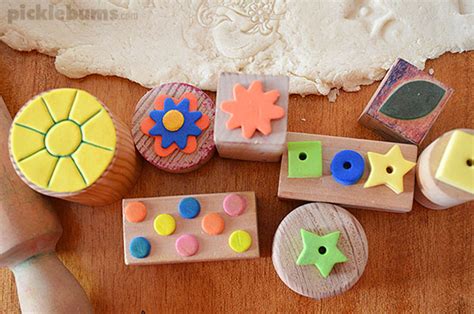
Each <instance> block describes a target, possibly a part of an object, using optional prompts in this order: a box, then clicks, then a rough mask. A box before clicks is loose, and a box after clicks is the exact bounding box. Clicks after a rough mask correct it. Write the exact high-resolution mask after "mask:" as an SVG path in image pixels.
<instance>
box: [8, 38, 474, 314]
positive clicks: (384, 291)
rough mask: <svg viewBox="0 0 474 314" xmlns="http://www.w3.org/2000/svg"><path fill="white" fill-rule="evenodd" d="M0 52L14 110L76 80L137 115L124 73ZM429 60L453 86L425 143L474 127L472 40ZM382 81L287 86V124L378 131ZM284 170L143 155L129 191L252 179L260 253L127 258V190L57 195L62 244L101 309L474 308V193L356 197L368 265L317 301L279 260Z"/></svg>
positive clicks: (349, 132)
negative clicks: (398, 208) (396, 205)
mask: <svg viewBox="0 0 474 314" xmlns="http://www.w3.org/2000/svg"><path fill="white" fill-rule="evenodd" d="M0 56H1V58H0V95H2V96H3V97H4V99H5V102H6V103H7V105H8V106H9V107H8V108H9V110H10V113H11V114H15V113H16V112H17V111H18V109H19V108H20V106H21V105H22V104H24V103H25V102H26V101H27V100H28V99H29V98H30V97H31V96H32V95H35V94H37V93H39V92H41V91H43V90H46V89H49V88H53V87H64V86H71V87H77V88H82V89H85V90H87V91H89V92H91V93H92V94H94V95H96V96H97V97H98V98H100V99H101V100H102V101H104V103H106V104H108V106H109V107H110V109H111V110H113V112H114V113H115V114H116V115H117V116H118V117H119V118H121V119H122V120H123V121H124V122H125V123H127V124H128V126H129V127H131V117H132V115H133V112H134V108H135V104H136V103H137V102H138V101H139V99H140V98H141V97H142V96H143V95H144V94H145V93H146V91H147V90H146V89H145V88H143V87H141V86H139V85H138V84H134V83H131V82H129V81H127V80H124V79H119V78H116V77H101V76H97V75H93V76H89V77H87V78H84V79H80V80H71V79H68V78H66V77H64V76H62V75H60V74H58V73H57V72H56V71H55V69H54V59H53V58H50V57H47V56H44V55H40V54H38V53H22V52H17V51H13V50H12V49H10V48H8V47H7V46H5V45H3V44H0ZM197 66H198V65H197ZM429 68H433V69H434V76H435V77H436V78H437V79H438V80H440V81H442V82H444V83H445V84H447V85H449V86H451V87H453V88H454V89H455V92H454V94H453V96H452V97H451V99H450V100H449V102H448V104H447V105H446V108H445V109H444V110H443V113H442V114H441V115H440V116H439V118H438V120H437V121H436V123H435V124H434V126H433V128H432V129H431V131H430V133H429V134H428V137H427V138H426V139H425V141H424V144H422V147H421V148H420V149H423V147H424V146H426V145H427V144H428V143H430V142H431V141H433V140H435V139H436V138H438V137H439V136H441V135H442V134H443V133H445V132H447V131H449V130H451V129H454V128H473V127H474V125H473V123H474V122H473V121H474V110H472V101H473V89H472V86H474V80H473V75H472V71H473V68H474V52H470V53H463V54H446V55H444V56H442V57H441V58H439V59H437V60H435V61H429V62H428V63H427V69H429ZM377 86H378V84H372V85H371V86H366V87H363V88H362V90H361V91H359V92H357V93H344V92H342V93H341V95H340V96H339V97H338V99H337V102H336V103H329V102H328V100H327V98H325V97H320V96H306V97H300V96H291V97H290V105H289V112H288V125H289V130H290V131H293V132H305V133H318V134H326V135H333V136H344V137H355V138H365V139H372V140H382V138H381V137H379V136H378V135H376V134H375V133H374V132H372V131H370V130H368V129H366V128H364V127H363V126H361V125H360V124H358V123H357V118H358V117H359V115H360V113H361V112H362V110H363V109H364V107H365V106H366V105H367V102H368V101H369V99H370V97H371V96H372V94H373V93H374V91H375V89H376V88H377ZM210 96H211V97H214V94H213V93H210ZM213 99H214V98H213ZM279 171H280V164H279V163H261V162H260V163H259V162H245V161H239V160H232V159H222V158H220V157H219V156H216V155H215V156H214V158H212V159H211V160H210V161H209V162H208V163H207V164H205V165H204V166H203V167H201V168H200V169H198V170H196V171H194V172H190V173H188V174H186V175H180V174H178V175H176V174H170V173H165V172H163V171H157V169H156V168H155V167H154V166H152V165H151V164H148V163H144V167H143V171H142V174H141V179H140V180H139V181H138V183H137V184H136V185H135V186H134V187H133V188H132V189H131V190H130V191H129V192H128V193H127V196H126V197H128V198H133V197H155V196H166V195H179V194H199V193H217V192H228V191H248V190H254V191H255V194H256V196H257V200H258V201H257V206H258V208H259V211H258V218H259V219H258V227H259V228H258V229H259V240H260V253H261V256H262V257H261V258H257V259H249V260H244V261H223V262H209V263H189V264H172V265H156V266H147V267H131V266H125V263H124V262H123V244H122V241H123V240H122V237H123V234H122V212H121V203H120V202H116V203H114V204H111V205H109V206H106V207H103V208H92V207H88V206H82V205H77V204H73V203H68V202H65V201H62V200H57V199H54V200H53V205H54V207H55V209H56V210H57V212H58V215H59V218H60V220H61V223H62V225H63V227H64V234H63V236H62V238H61V239H60V241H59V244H58V247H57V252H58V255H59V257H60V258H61V260H63V261H64V263H65V265H66V266H67V267H68V268H69V269H70V270H71V271H72V273H73V274H74V275H75V276H76V278H78V280H79V281H80V283H81V284H82V285H83V287H84V288H85V290H86V292H87V294H88V295H89V297H90V299H91V300H92V302H93V305H94V310H95V311H96V312H97V313H140V312H141V311H145V313H166V312H170V311H173V312H189V311H191V309H192V311H193V312H206V313H209V312H214V313H223V312H225V313H230V312H244V311H248V312H262V311H266V312H292V313H301V312H317V313H319V312H346V313H347V312H351V313H352V312H355V313H361V312H365V313H367V312H368V313H386V312H391V313H393V312H397V313H398V312H412V313H413V312H416V313H420V312H421V313H440V312H444V313H446V312H449V313H453V312H454V313H469V312H472V308H473V306H474V301H473V300H474V298H473V284H472V283H473V281H474V280H473V276H474V268H473V267H472V261H473V260H474V254H473V252H474V251H473V244H474V241H473V232H472V230H473V228H474V224H473V222H474V215H473V211H472V208H473V204H472V203H470V204H464V205H461V206H457V207H453V208H450V209H449V210H444V211H433V210H430V209H425V208H423V207H422V206H420V205H419V204H417V203H415V204H414V206H413V210H412V211H411V212H410V213H408V214H405V215H400V214H391V213H384V212H377V211H368V210H356V209H348V210H349V211H350V212H351V213H352V214H353V215H354V216H355V217H356V218H357V220H359V222H360V223H361V224H362V226H363V227H364V230H365V232H366V235H367V239H368V241H369V244H370V248H369V249H370V258H369V261H368V263H367V266H366V269H365V272H364V276H362V278H361V279H360V280H359V282H358V283H357V285H356V286H354V287H353V288H352V289H350V290H349V291H347V292H346V293H344V294H342V295H339V296H336V297H333V298H329V299H325V300H324V301H320V302H318V301H314V300H311V299H308V298H305V297H302V296H299V295H297V294H295V293H294V292H292V291H291V290H290V289H288V287H287V286H286V285H285V284H284V283H282V282H281V280H280V279H279V278H278V275H277V274H276V272H275V270H274V268H273V265H272V261H271V257H270V255H271V245H272V239H273V235H274V234H275V231H276V229H277V227H278V225H279V223H280V221H281V220H282V219H283V218H284V217H285V216H286V215H287V214H288V213H289V212H290V211H291V210H293V209H294V208H296V207H298V206H299V205H301V204H302V202H299V201H281V200H279V199H278V198H277V197H276V195H277V190H278V176H279ZM191 296H192V297H191ZM0 312H2V313H18V312H19V308H18V301H17V298H16V292H15V286H14V280H13V276H12V275H11V273H10V272H9V271H8V270H7V269H2V270H0Z"/></svg>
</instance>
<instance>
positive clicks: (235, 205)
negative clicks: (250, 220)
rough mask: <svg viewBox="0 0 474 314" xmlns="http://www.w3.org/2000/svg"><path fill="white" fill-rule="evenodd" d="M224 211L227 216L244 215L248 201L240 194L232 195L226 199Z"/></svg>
mask: <svg viewBox="0 0 474 314" xmlns="http://www.w3.org/2000/svg"><path fill="white" fill-rule="evenodd" d="M222 205H223V207H224V211H225V212H226V213H227V215H229V216H232V217H237V216H240V215H242V214H243V212H244V211H245V209H246V208H247V202H246V200H245V199H244V198H243V197H241V196H240V195H238V194H235V193H232V194H229V195H227V196H226V197H225V198H224V202H223V204H222Z"/></svg>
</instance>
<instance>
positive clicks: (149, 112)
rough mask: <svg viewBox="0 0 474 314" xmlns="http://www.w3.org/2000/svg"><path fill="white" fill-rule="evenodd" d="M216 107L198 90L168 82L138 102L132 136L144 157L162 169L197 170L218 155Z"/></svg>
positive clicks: (179, 171) (177, 170)
mask: <svg viewBox="0 0 474 314" xmlns="http://www.w3.org/2000/svg"><path fill="white" fill-rule="evenodd" d="M214 115H215V104H214V102H213V101H212V99H211V98H210V97H209V96H208V95H207V94H206V93H204V92H203V91H202V90H200V89H199V88H197V87H194V86H192V85H189V84H185V83H167V84H163V85H160V86H159V87H156V88H153V89H152V90H150V91H149V92H148V93H146V94H145V95H144V96H143V97H142V98H141V99H140V101H139V102H138V104H137V106H136V108H135V114H134V116H133V128H132V135H133V139H134V141H135V145H136V147H137V149H138V151H139V152H140V154H142V156H143V157H144V158H145V159H146V160H147V161H148V162H150V163H151V164H153V165H154V166H156V167H157V168H159V169H162V170H165V171H168V172H174V173H182V172H189V171H192V170H195V169H197V168H199V167H200V166H202V165H203V164H204V163H206V162H207V161H208V160H209V159H211V157H212V155H213V154H214V152H215V144H214V139H213V134H214V131H213V129H214Z"/></svg>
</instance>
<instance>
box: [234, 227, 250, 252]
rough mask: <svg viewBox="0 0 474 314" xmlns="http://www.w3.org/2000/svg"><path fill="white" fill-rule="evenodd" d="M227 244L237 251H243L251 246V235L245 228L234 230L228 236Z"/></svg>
mask: <svg viewBox="0 0 474 314" xmlns="http://www.w3.org/2000/svg"><path fill="white" fill-rule="evenodd" d="M229 246H230V247H231V249H232V250H234V251H235V252H237V253H243V252H245V251H247V250H248V249H249V248H250V247H251V246H252V236H251V235H250V234H249V233H248V232H247V231H245V230H236V231H234V232H232V234H231V235H230V237H229Z"/></svg>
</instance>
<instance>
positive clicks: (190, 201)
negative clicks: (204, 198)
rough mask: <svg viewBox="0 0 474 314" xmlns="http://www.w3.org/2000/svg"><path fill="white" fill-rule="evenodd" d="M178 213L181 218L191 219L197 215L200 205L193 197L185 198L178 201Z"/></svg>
mask: <svg viewBox="0 0 474 314" xmlns="http://www.w3.org/2000/svg"><path fill="white" fill-rule="evenodd" d="M178 211H179V214H180V215H181V217H183V218H186V219H193V218H196V217H197V216H198V215H199V212H200V211H201V204H199V201H198V200H197V199H195V198H194V197H185V198H183V199H182V200H181V201H179V205H178Z"/></svg>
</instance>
